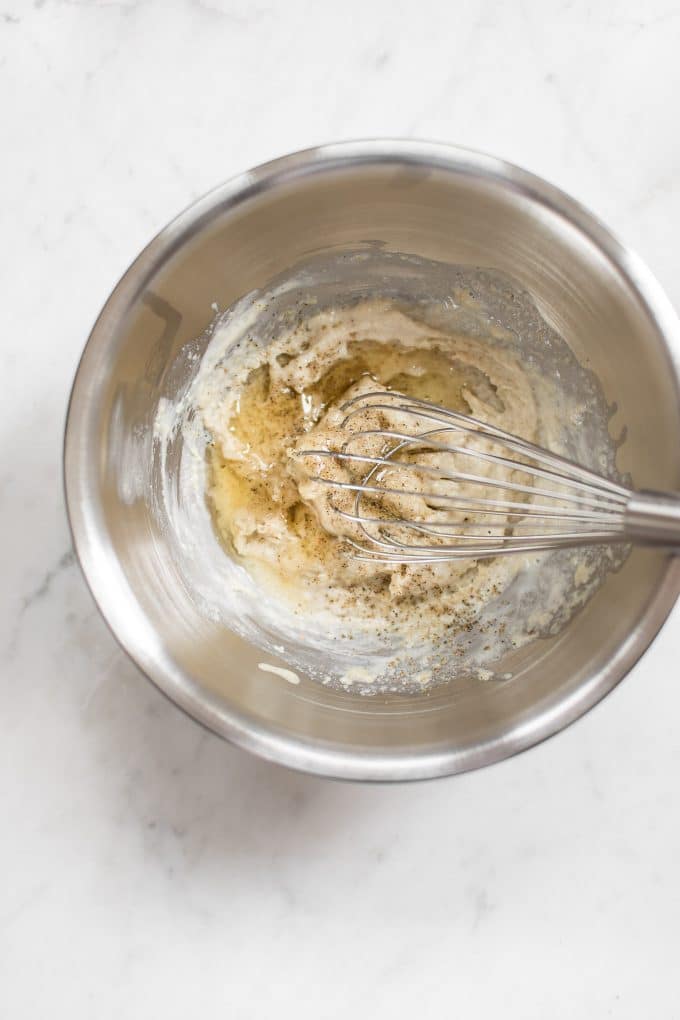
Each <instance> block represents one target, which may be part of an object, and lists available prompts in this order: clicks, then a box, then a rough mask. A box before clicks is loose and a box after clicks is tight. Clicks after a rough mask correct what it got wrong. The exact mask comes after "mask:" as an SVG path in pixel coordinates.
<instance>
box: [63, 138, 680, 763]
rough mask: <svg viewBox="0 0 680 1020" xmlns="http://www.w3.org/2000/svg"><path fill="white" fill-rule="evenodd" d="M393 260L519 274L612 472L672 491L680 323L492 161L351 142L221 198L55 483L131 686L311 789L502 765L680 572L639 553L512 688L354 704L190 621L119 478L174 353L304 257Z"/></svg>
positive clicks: (657, 616) (158, 285)
mask: <svg viewBox="0 0 680 1020" xmlns="http://www.w3.org/2000/svg"><path fill="white" fill-rule="evenodd" d="M367 240H370V241H374V242H375V241H378V242H380V243H381V244H382V245H383V246H384V248H385V250H388V251H398V252H408V253H415V254H417V255H419V256H422V257H424V258H429V259H436V260H440V261H445V262H450V263H458V264H460V263H463V264H470V265H475V266H488V267H492V268H494V269H497V270H499V271H501V272H506V273H510V274H511V275H512V276H513V277H514V278H515V279H517V280H519V282H520V283H521V284H522V285H523V286H524V287H525V288H526V289H527V290H529V292H530V293H531V294H532V295H533V297H534V299H535V301H536V304H537V305H538V307H539V309H540V311H541V313H542V314H543V316H544V317H545V318H546V320H547V321H548V322H549V323H550V324H551V325H552V326H554V327H555V328H556V329H557V330H558V331H559V332H560V333H561V334H562V335H563V336H565V337H566V338H568V339H569V342H570V343H571V346H572V348H573V349H574V351H575V353H576V354H577V356H578V357H579V359H580V360H581V361H582V363H584V364H587V365H588V366H589V367H590V368H592V369H593V370H594V371H595V372H596V373H597V375H598V376H599V378H600V380H601V381H602V383H603V386H604V389H605V393H606V396H607V398H608V400H609V401H611V402H616V404H617V406H618V412H617V414H616V425H615V427H620V426H622V425H625V426H626V428H627V438H626V442H625V444H624V445H623V446H622V448H621V450H620V456H619V466H620V467H621V468H622V469H623V470H624V471H626V470H629V471H631V472H632V474H633V476H634V478H635V482H636V484H637V485H638V486H640V487H650V488H662V489H678V488H680V442H679V441H678V437H679V436H680V323H679V322H678V319H677V317H676V315H675V314H674V312H673V309H672V307H671V305H670V304H669V302H668V300H667V298H666V297H665V296H664V294H663V293H662V291H661V289H660V287H659V285H658V284H657V283H656V282H655V280H654V278H653V277H652V276H651V274H650V273H649V271H648V270H647V269H646V268H645V266H644V265H643V264H642V263H641V262H640V261H639V259H638V258H636V257H635V256H634V255H633V254H631V253H630V252H629V251H627V250H626V249H625V248H624V247H622V246H621V245H620V244H619V243H618V242H617V241H616V240H615V239H614V238H613V237H612V236H611V234H609V232H608V231H607V230H606V229H605V228H604V227H603V226H602V225H601V224H600V223H598V222H597V220H595V219H594V218H593V217H592V216H591V215H590V214H589V213H588V212H586V211H585V210H584V209H583V208H581V206H579V205H578V204H577V203H576V202H574V201H573V200H572V199H570V198H568V197H567V196H566V195H564V194H562V193H561V192H560V191H558V190H556V189H555V188H553V187H551V186H550V185H548V184H546V183H545V182H544V181H542V180H540V179H539V178H536V177H534V176H532V175H531V174H528V173H526V172H525V171H523V170H520V169H518V168H516V167H514V166H510V165H509V164H507V163H503V162H501V161H500V160H497V159H493V158H491V157H488V156H483V155H480V154H478V153H474V152H469V151H466V150H461V149H455V148H451V147H448V146H443V145H432V144H427V143H420V142H394V141H372V142H359V143H343V144H339V145H330V146H325V147H323V148H319V149H312V150H309V151H307V152H301V153H296V154H294V155H291V156H287V157H285V158H283V159H279V160H276V161H274V162H272V163H268V164H266V165H265V166H262V167H259V168H258V169H256V170H252V171H250V172H248V173H245V174H243V175H242V176H240V177H238V178H236V179H235V180H232V181H230V182H229V183H227V184H225V185H223V186H222V187H220V188H218V189H217V190H215V191H213V192H212V193H211V194H210V195H208V196H207V197H205V198H203V199H201V200H200V201H199V202H197V203H196V204H195V205H193V206H192V207H191V208H190V209H188V210H187V211H186V212H184V213H182V214H181V215H180V216H179V217H178V218H177V219H176V220H174V221H173V222H172V223H171V224H170V225H169V226H168V227H166V228H165V230H163V231H162V232H161V233H160V234H159V235H158V237H156V238H155V239H154V240H153V241H152V242H151V244H150V245H149V246H148V247H147V248H146V249H145V250H144V251H143V252H142V254H141V255H140V256H139V257H138V258H137V259H136V261H135V262H134V263H133V264H132V266H131V267H130V269H129V270H128V271H127V273H126V274H125V276H124V277H123V279H122V280H121V281H120V283H119V284H118V286H117V287H116V288H115V290H114V292H113V294H112V295H111V297H110V298H109V300H108V301H107V303H106V305H105V307H104V309H103V311H102V313H101V315H100V317H99V319H98V320H97V323H96V324H95V327H94V329H93V331H92V334H91V336H90V338H89V340H88V343H87V346H86V348H85V351H84V353H83V357H82V360H81V362H80V366H79V368H78V372H77V375H76V379H75V383H74V386H73V393H72V396H71V403H70V407H69V413H68V422H67V427H66V441H65V467H64V471H65V483H66V498H67V504H68V511H69V516H70V520H71V527H72V530H73V539H74V543H75V547H76V551H77V554H78V557H79V559H80V563H81V565H82V568H83V572H84V574H85V577H86V579H87V581H88V583H89V585H90V588H91V589H92V593H93V595H94V597H95V599H96V601H97V603H98V605H99V607H100V609H101V611H102V613H103V615H104V616H105V618H106V619H107V621H108V623H109V625H110V626H111V629H112V630H113V632H114V634H115V635H116V637H117V638H118V640H119V641H120V642H121V644H122V645H123V647H124V648H125V649H126V651H127V652H128V653H129V654H130V656H131V657H132V658H133V659H134V660H135V662H136V663H137V664H138V666H139V667H140V668H141V669H142V670H143V671H144V672H145V673H146V674H147V676H149V677H150V679H151V680H153V682H154V683H155V684H157V686H158V687H159V688H161V690H163V691H164V692H165V693H166V694H167V695H168V696H169V697H170V698H172V700H173V701H175V702H176V703H177V704H178V705H179V706H181V707H182V708H183V709H184V710H185V711H186V712H187V713H188V714H189V715H191V716H193V717H194V718H195V719H197V720H199V721H200V722H202V723H204V724H205V725H206V726H208V727H209V728H210V729H212V730H214V731H215V732H216V733H219V734H220V735H222V736H224V737H226V738H227V739H229V740H232V741H233V742H234V743H236V744H239V745H241V746H242V747H245V748H247V749H249V750H251V751H254V752H256V753H258V754H261V755H263V756H264V757H266V758H269V759H272V760H274V761H278V762H281V763H282V764H285V765H289V766H292V767H294V768H298V769H303V770H306V771H309V772H313V773H317V774H319V775H326V776H336V777H343V778H351V779H372V780H404V779H422V778H426V777H431V776H441V775H446V774H449V773H454V772H461V771H464V770H466V769H471V768H476V767H478V766H481V765H486V764H489V763H490V762H494V761H498V760H500V759H502V758H505V757H507V756H508V755H511V754H514V753H515V752H517V751H520V750H522V749H524V748H527V747H530V746H531V745H532V744H535V743H537V742H538V741H540V740H543V739H544V738H545V737H548V736H550V735H551V734H553V733H555V732H556V731H558V730H560V729H562V727H564V726H566V725H567V724H568V723H570V722H572V721H573V720H574V719H576V718H578V717H579V716H580V715H582V714H583V713H584V712H586V711H587V710H588V709H589V708H590V707H591V706H592V705H594V704H595V703H596V702H597V701H599V699H600V698H602V697H603V696H604V695H605V694H607V692H608V691H610V690H611V689H612V687H614V685H615V684H617V683H618V682H619V681H620V680H621V679H622V677H623V676H624V675H625V674H626V672H627V671H628V670H629V669H630V668H631V666H632V665H633V663H634V662H635V661H636V660H637V659H638V657H639V656H640V655H641V654H642V653H643V652H644V650H645V649H646V648H647V646H648V645H649V643H650V642H651V641H652V639H653V638H654V636H655V635H656V633H657V632H658V630H659V628H660V627H661V625H662V623H663V621H664V620H665V618H666V616H667V615H668V613H669V611H670V609H671V607H672V605H673V603H674V601H675V599H676V597H677V595H678V593H679V591H680V559H679V558H676V559H673V558H670V557H665V556H663V555H661V554H658V553H654V552H649V551H644V552H642V551H637V552H635V553H634V554H633V555H632V556H631V557H630V558H629V559H628V561H627V562H626V564H625V566H624V567H623V569H622V570H621V571H620V572H619V573H617V574H612V575H610V576H609V577H608V579H607V581H606V583H605V584H604V586H603V587H602V588H601V589H600V591H599V592H598V594H597V595H596V596H595V597H594V598H593V599H592V601H591V602H590V603H589V604H588V605H587V606H586V608H585V609H584V610H583V611H582V612H581V613H580V614H578V615H577V616H576V618H575V619H573V620H572V622H571V623H570V624H569V626H568V627H567V628H566V629H565V630H564V632H563V633H562V634H560V635H559V636H558V637H557V638H554V639H550V640H541V641H537V642H535V643H534V644H533V645H530V646H529V647H528V648H527V650H526V652H525V654H524V656H523V659H522V664H521V669H520V671H519V672H520V675H519V676H517V677H516V678H515V679H514V680H513V681H512V682H510V683H506V684H493V683H481V682H477V683H473V684H467V685H458V684H455V683H454V684H451V685H449V686H445V687H442V688H439V689H438V690H436V691H435V692H434V693H432V694H429V695H428V694H423V695H421V696H408V697H405V696H401V697H399V696H396V695H395V696H392V697H380V698H377V697H374V698H359V697H357V696H356V695H352V694H340V693H337V692H335V691H331V690H328V689H326V688H324V687H322V686H321V685H319V684H317V683H314V682H313V681H311V680H305V679H303V681H302V683H301V684H300V685H299V686H297V687H294V686H292V685H288V684H286V683H285V682H284V681H281V680H280V679H279V678H277V677H275V676H272V675H271V674H266V673H263V672H261V671H259V670H258V668H257V663H258V660H259V659H260V658H261V653H259V652H258V651H257V650H256V649H254V648H253V647H251V646H250V645H248V644H247V643H245V642H244V641H242V640H241V639H240V638H238V637H236V636H235V635H234V634H233V633H231V632H230V631H228V630H226V629H225V628H224V627H223V626H221V625H219V624H216V623H214V622H211V621H210V620H209V619H206V618H205V616H204V615H203V614H201V613H200V612H198V611H197V609H196V607H195V605H194V603H193V602H192V600H191V598H190V593H188V592H187V591H186V588H185V587H184V585H183V581H182V577H181V576H180V574H179V573H178V570H177V569H176V565H175V564H174V563H173V558H172V549H171V544H170V543H169V542H168V541H167V536H165V535H164V534H163V532H162V529H161V528H160V527H159V525H158V522H157V520H155V518H154V515H153V513H152V512H151V511H150V509H149V504H148V499H147V498H146V495H145V494H146V493H148V489H149V486H150V485H151V477H150V475H151V470H152V467H151V461H150V459H149V463H148V465H147V466H146V467H144V466H143V467H142V470H141V471H140V469H139V465H138V464H136V465H135V467H134V470H132V469H131V468H130V465H129V464H128V463H127V461H126V456H125V445H126V439H127V438H130V437H133V436H138V435H140V434H144V432H145V431H147V432H148V429H149V426H150V424H151V422H152V421H153V418H154V415H155V412H156V408H157V405H158V400H159V396H160V395H161V393H165V394H166V395H167V393H168V390H169V389H170V390H172V386H173V381H172V367H171V366H172V365H173V362H174V361H175V358H176V356H177V355H178V352H180V350H181V349H182V347H183V345H184V344H185V343H186V342H187V341H190V340H192V339H193V338H195V337H197V336H198V335H199V334H201V333H202V331H203V330H204V329H205V327H206V326H207V324H208V322H209V321H210V319H211V317H212V312H211V303H212V302H214V301H218V302H219V305H220V307H222V308H224V307H227V306H228V305H230V304H231V303H233V302H234V301H235V300H236V299H237V298H239V297H240V296H241V295H243V294H244V293H246V292H248V291H250V290H252V289H254V288H256V287H262V286H263V285H265V284H266V283H267V281H268V280H269V279H271V278H272V277H274V276H275V275H276V274H278V273H280V272H282V271H284V270H286V269H287V268H289V267H291V266H293V265H295V264H296V263H297V262H299V261H300V260H302V259H305V258H307V257H309V254H310V253H312V252H323V251H328V250H331V249H332V250H334V251H341V250H343V249H352V248H356V247H357V245H358V244H361V243H363V242H365V241H367Z"/></svg>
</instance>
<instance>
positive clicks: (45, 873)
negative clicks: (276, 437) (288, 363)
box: [0, 0, 680, 1020]
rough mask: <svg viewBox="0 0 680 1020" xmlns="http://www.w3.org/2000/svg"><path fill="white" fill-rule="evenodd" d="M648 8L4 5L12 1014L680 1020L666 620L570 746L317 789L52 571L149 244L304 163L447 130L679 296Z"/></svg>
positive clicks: (651, 7)
mask: <svg viewBox="0 0 680 1020" xmlns="http://www.w3.org/2000/svg"><path fill="white" fill-rule="evenodd" d="M679 42H680V9H679V8H678V5H677V3H676V4H674V3H673V2H671V0H649V2H647V3H646V4H644V5H642V4H639V3H635V2H618V0H617V2H613V3H612V2H606V0H601V2H583V0H575V2H566V3H557V2H552V0H551V2H544V0H524V2H521V0H518V2H516V3H502V2H488V0H487V2H484V0H476V2H456V3H452V2H451V3H448V4H447V3H444V2H442V0H419V2H418V3H416V4H396V3H394V2H393V0H392V2H387V0H380V2H376V0H363V2H358V0H346V2H345V3H342V4H335V5H333V6H331V5H330V4H325V3H323V2H319V0H316V2H302V0H286V2H285V3H280V4H277V3H268V2H267V0H255V2H254V3H248V2H238V0H193V2H189V0H185V2H182V0H174V2H169V0H167V2H166V0H164V2H162V3H161V2H160V0H158V2H154V0H99V2H96V0H60V2H59V0H36V2H35V3H31V2H29V0H2V2H1V3H0V97H2V98H1V99H0V123H1V124H2V142H3V145H2V148H3V154H2V158H1V159H0V183H1V184H2V212H1V214H0V222H1V223H2V241H3V252H4V257H3V259H2V261H1V262H0V279H1V281H2V284H1V293H2V310H3V330H2V332H3V339H2V383H3V385H2V400H1V401H0V421H1V422H2V425H1V432H0V443H1V457H0V514H1V518H0V521H1V525H2V538H3V552H2V564H3V570H2V574H3V582H2V587H1V597H2V613H1V615H0V621H1V628H2V629H1V635H0V636H1V647H0V652H1V656H2V658H1V663H2V672H1V683H2V693H1V703H0V805H1V806H2V816H3V824H2V836H1V838H0V874H1V876H2V878H1V880H0V1016H2V1017H3V1018H4V1017H7V1018H11V1020H23V1018H31V1020H33V1018H36V1017H46V1016H56V1017H70V1018H75V1020H79V1018H88V1020H90V1018H93V1017H96V1018H98V1020H99V1018H104V1020H106V1018H116V1020H121V1018H136V1017H164V1018H175V1017H177V1018H180V1017H181V1018H184V1017H186V1016H189V1015H191V1016H204V1015H205V1016H224V1017H230V1018H231V1017H233V1018H263V1017H271V1016H277V1017H279V1016H282V1017H287V1016H290V1017H296V1018H304V1017H315V1018H318V1017H322V1018H328V1020H332V1018H335V1017H345V1016H360V1017H371V1018H372V1020H381V1018H389V1020H394V1018H401V1017H410V1016H418V1017H423V1016H425V1017H430V1016H432V1017H434V1016H455V1017H461V1018H463V1017H464V1018H466V1020H470V1018H476V1017H492V1016H493V1017H495V1016H503V1017H508V1018H521V1020H527V1018H540V1020H544V1018H547V1017H549V1018H567V1017H569V1018H572V1017H577V1018H581V1017H584V1018H591V1017H610V1016H611V1017H626V1018H635V1020H637V1018H639V1017H641V1016H643V1015H644V1016H654V1017H655V1018H666V1017H676V1016H678V1015H680V1014H679V1012H678V1011H679V1010H680V1005H679V1001H678V989H677V978H676V976H675V974H676V970H677V957H678V946H679V945H680V869H679V868H678V859H679V852H680V824H679V820H680V791H679V776H680V741H679V740H678V735H677V734H678V726H679V719H680V687H679V684H678V680H679V671H678V659H679V658H680V615H679V614H678V611H676V612H675V614H674V616H673V617H672V618H671V620H670V622H669V623H668V624H667V626H666V628H665V629H664V631H663V633H662V635H661V636H660V637H659V639H658V640H657V642H656V643H655V645H654V647H653V648H652V650H651V651H650V652H649V653H648V654H647V656H646V657H645V658H644V660H643V662H642V663H641V664H640V665H638V667H637V668H636V669H635V670H634V671H633V673H632V675H631V676H630V677H629V678H628V680H627V681H626V682H625V683H624V684H623V685H622V686H621V687H620V688H619V689H618V690H617V691H616V692H615V693H614V694H613V695H612V696H611V697H609V698H608V699H607V700H606V702H605V703H604V704H602V705H601V706H600V707H599V708H597V709H596V710H595V711H593V712H591V713H590V715H589V716H588V717H587V718H585V719H584V720H582V721H581V722H580V723H578V724H577V725H576V726H574V727H572V728H571V729H570V730H569V731H568V732H566V733H564V734H562V735H561V736H559V737H557V738H555V739H553V740H551V741H549V742H548V743H546V744H544V745H542V746H541V747H539V748H536V749H535V750H533V751H531V752H529V753H527V754H525V755H523V756H520V757H519V758H517V759H514V760H512V761H509V762H506V763H505V764H503V765H499V766H496V767H494V768H491V769H487V770H486V771H483V772H479V773H475V774H472V775H468V776H464V777H460V778H456V779H452V780H443V781H438V782H436V783H429V784H424V785H415V786H408V787H394V788H381V787H377V788H376V787H362V786H356V785H340V784H332V783H328V782H323V781H319V780H314V779H311V778H306V777H304V776H299V775H296V774H293V773H290V772H286V771H284V770H282V769H279V768H276V767H273V766H271V765H267V764H265V763H263V762H260V761H257V760H256V759H254V758H251V757H249V756H248V755H246V754H244V753H242V752H239V751H237V750H234V749H232V748H231V747H229V746H227V745H226V744H224V743H221V742H220V741H219V740H217V739H216V738H213V737H211V736H209V735H207V734H206V733H204V732H203V731H202V730H201V729H199V728H198V727H197V726H195V725H194V724H193V723H191V722H190V721H189V720H187V719H186V718H184V717H183V716H182V715H181V714H180V713H179V712H178V711H177V710H176V709H175V708H173V707H172V706H171V705H170V704H168V703H167V702H166V701H165V700H164V699H163V698H162V697H161V695H159V694H158V693H156V691H155V690H154V689H152V688H151V686H150V685H149V684H148V683H147V682H146V681H145V680H144V679H143V678H142V677H141V676H140V675H139V674H138V673H137V672H136V671H135V669H134V668H133V666H132V665H131V664H130V663H129V662H128V661H127V659H126V658H125V656H124V655H123V654H122V653H121V652H120V651H119V650H118V648H117V647H116V645H115V644H114V642H113V640H112V638H111V637H110V636H109V633H108V631H107V630H106V628H105V626H104V625H103V623H102V622H101V620H100V618H99V617H98V615H97V613H96V611H95V609H94V607H93V604H92V601H91V599H90V597H89V596H88V593H87V591H86V589H85V586H84V583H83V581H82V580H81V577H80V575H79V573H78V570H77V568H76V567H75V565H74V562H73V558H72V555H71V552H70V543H69V536H68V532H67V527H66V522H65V518H64V511H63V506H62V493H61V479H60V454H61V430H62V423H63V420H64V413H65V403H66V399H67V394H68V389H69V385H70V382H71V378H72V375H73V372H74V368H75V364H76V360H77V358H78V355H79V353H80V350H81V347H82V345H83V342H84V340H85V337H86V335H87V333H88V330H89V327H90V325H91V323H92V321H93V319H94V317H95V315H96V313H97V311H98V309H99V307H100V305H101V304H102V302H103V300H104V299H105V297H106V296H107V294H108V292H109V290H110V288H111V287H112V285H113V283H114V282H115V280H116V279H117V277H118V276H119V274H120V273H121V272H122V271H123V269H124V268H125V266H126V265H127V263H128V262H129V260H130V259H131V258H132V257H133V256H134V255H135V254H136V252H137V251H138V250H139V249H140V248H141V246H142V245H143V244H144V243H145V242H146V241H147V240H148V239H149V237H150V235H151V234H152V233H153V232H155V231H156V230H157V229H158V228H159V227H161V226H162V225H163V224H164V223H165V222H166V221H167V220H168V219H169V218H170V217H171V216H172V215H173V214H174V213H175V212H177V211H178V210H179V209H181V208H182V207H183V206H185V205H186V204H187V203H188V202H189V201H190V200H192V199H193V198H195V197H196V196H198V195H200V194H201V193H202V192H203V191H205V190H207V189H208V188H210V187H211V186H212V185H214V184H216V183H218V182H219V181H221V180H222V179H224V178H226V177H228V176H230V175H231V174H233V173H235V172H237V171H239V170H241V169H243V168H246V167H248V166H250V165H253V164H255V163H257V162H259V161H262V160H264V159H267V158H269V157H272V156H274V155H277V154H281V153H283V152H285V151H289V150H292V149H295V148H299V147H303V146H305V145H309V144H314V143H317V142H320V141H325V140H331V139H338V138H346V137H361V136H369V135H376V134H378V135H397V136H421V137H431V138H435V139H442V140H451V141H456V142H458V143H461V144H464V145H469V146H473V147H477V148H481V149H485V150H489V151H491V152H494V153H497V154H499V155H502V156H505V157H507V158H509V159H511V160H514V161H516V162H519V163H521V164H523V165H525V166H527V167H528V168H530V169H532V170H535V171H537V172H538V173H540V174H543V175H544V176H546V177H548V178H549V179H550V180H552V181H554V182H555V183H557V184H559V185H561V186H563V187H564V188H566V189H567V190H568V191H570V192H572V193H573V194H575V195H576V196H577V197H578V198H580V199H581V200H583V201H584V202H585V203H586V204H587V205H589V206H591V207H592V208H594V209H595V210H596V211H597V212H598V213H599V214H600V215H601V216H602V217H603V218H604V219H605V221H607V222H609V223H610V225H611V226H612V227H613V228H614V229H615V230H616V231H618V232H619V233H620V234H621V235H622V236H623V237H624V238H625V239H626V240H627V241H628V242H629V243H631V244H632V245H633V246H634V247H635V248H637V249H638V251H639V252H640V253H641V254H642V255H643V256H644V257H645V258H646V259H647V261H648V262H649V263H650V265H651V266H652V268H653V269H654V270H655V272H656V273H657V274H658V276H659V278H660V279H661V281H662V283H663V284H664V285H665V286H666V287H667V289H668V291H669V293H670V296H671V298H672V299H673V300H674V301H675V302H676V304H678V303H680V277H679V275H678V265H679V260H680V242H679V240H678V236H677V235H678V225H679V224H680V185H679V183H678V182H679V181H680V133H679V132H678V130H677V117H678V97H679V96H680V63H679V62H678V59H677V52H678V44H679Z"/></svg>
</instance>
